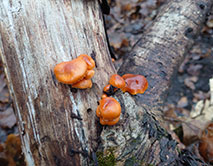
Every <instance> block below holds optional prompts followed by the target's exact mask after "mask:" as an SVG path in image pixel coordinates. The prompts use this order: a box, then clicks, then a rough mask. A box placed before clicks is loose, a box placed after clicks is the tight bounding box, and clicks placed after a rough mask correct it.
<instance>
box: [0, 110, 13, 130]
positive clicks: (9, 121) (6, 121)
mask: <svg viewBox="0 0 213 166" xmlns="http://www.w3.org/2000/svg"><path fill="white" fill-rule="evenodd" d="M15 124H16V117H15V114H14V112H13V109H12V108H11V107H9V108H8V109H7V110H5V111H3V112H0V127H3V128H12V127H13V126H14V125H15Z"/></svg>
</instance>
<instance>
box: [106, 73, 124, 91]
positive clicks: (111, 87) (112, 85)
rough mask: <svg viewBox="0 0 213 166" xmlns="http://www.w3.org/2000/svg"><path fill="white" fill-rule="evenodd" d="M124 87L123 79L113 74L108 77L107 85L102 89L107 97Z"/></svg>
mask: <svg viewBox="0 0 213 166" xmlns="http://www.w3.org/2000/svg"><path fill="white" fill-rule="evenodd" d="M125 85H126V83H125V81H124V79H123V78H122V77H121V76H119V75H118V74H113V75H112V76H111V77H110V80H109V84H108V85H106V86H105V87H104V92H105V93H106V94H107V95H113V94H114V93H115V92H116V91H117V90H118V89H119V88H124V87H125Z"/></svg>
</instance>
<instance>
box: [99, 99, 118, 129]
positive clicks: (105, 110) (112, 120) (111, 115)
mask: <svg viewBox="0 0 213 166" xmlns="http://www.w3.org/2000/svg"><path fill="white" fill-rule="evenodd" d="M99 103H100V105H99V106H98V107H97V110H96V115H97V116H98V117H99V118H100V123H101V124H102V125H114V124H116V123H117V122H118V121H119V119H120V114H121V106H120V103H119V102H118V101H117V100H115V99H114V98H113V97H105V98H102V99H101V100H100V101H99Z"/></svg>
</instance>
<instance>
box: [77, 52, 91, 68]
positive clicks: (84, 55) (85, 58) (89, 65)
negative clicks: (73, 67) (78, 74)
mask: <svg viewBox="0 0 213 166" xmlns="http://www.w3.org/2000/svg"><path fill="white" fill-rule="evenodd" d="M78 58H82V59H83V60H84V61H85V62H86V63H87V68H88V70H91V69H93V68H94V67H95V61H94V60H93V59H92V58H91V57H90V56H89V55H86V54H81V55H79V56H78Z"/></svg>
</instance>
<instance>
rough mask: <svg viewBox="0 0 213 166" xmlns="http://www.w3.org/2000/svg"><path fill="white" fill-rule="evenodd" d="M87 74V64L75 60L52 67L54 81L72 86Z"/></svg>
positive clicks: (81, 60)
mask: <svg viewBox="0 0 213 166" xmlns="http://www.w3.org/2000/svg"><path fill="white" fill-rule="evenodd" d="M86 72H87V64H86V62H85V61H84V60H83V59H81V58H77V59H74V60H72V61H68V62H61V63H59V64H57V65H56V66H55V67H54V73H55V76H56V79H57V80H58V81H59V82H62V83H65V84H74V83H76V82H78V81H79V80H82V79H83V78H84V76H85V74H86Z"/></svg>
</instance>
